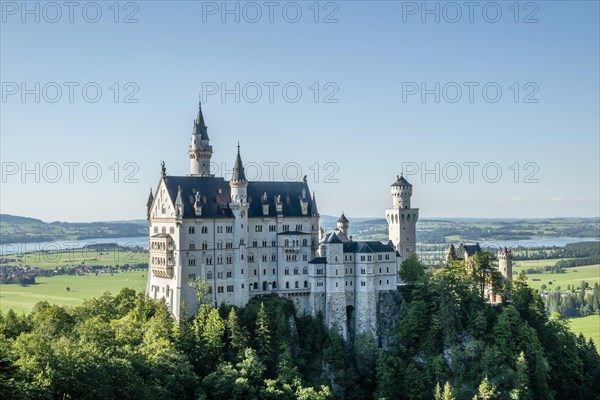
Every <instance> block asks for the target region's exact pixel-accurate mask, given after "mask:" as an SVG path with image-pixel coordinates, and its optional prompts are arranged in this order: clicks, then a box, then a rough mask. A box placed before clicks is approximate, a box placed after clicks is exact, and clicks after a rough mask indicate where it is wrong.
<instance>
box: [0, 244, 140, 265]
mask: <svg viewBox="0 0 600 400" xmlns="http://www.w3.org/2000/svg"><path fill="white" fill-rule="evenodd" d="M6 257H7V258H9V259H12V260H13V261H10V262H7V263H3V265H9V266H15V267H16V266H26V265H29V266H32V267H39V268H44V269H55V268H57V267H77V266H83V265H87V266H105V265H106V266H108V265H110V266H115V265H124V264H141V263H147V262H148V253H140V252H130V251H126V250H102V251H99V250H96V249H93V248H82V249H73V250H70V251H61V252H40V251H37V252H32V253H25V254H19V255H14V256H6Z"/></svg>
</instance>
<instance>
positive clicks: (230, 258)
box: [225, 256, 233, 264]
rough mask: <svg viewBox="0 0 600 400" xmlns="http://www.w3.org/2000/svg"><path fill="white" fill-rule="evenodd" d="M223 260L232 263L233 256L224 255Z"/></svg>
mask: <svg viewBox="0 0 600 400" xmlns="http://www.w3.org/2000/svg"><path fill="white" fill-rule="evenodd" d="M225 262H226V263H227V264H233V257H231V256H228V257H226V258H225Z"/></svg>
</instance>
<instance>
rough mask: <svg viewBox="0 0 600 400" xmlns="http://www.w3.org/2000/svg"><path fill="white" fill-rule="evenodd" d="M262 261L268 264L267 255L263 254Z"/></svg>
mask: <svg viewBox="0 0 600 400" xmlns="http://www.w3.org/2000/svg"><path fill="white" fill-rule="evenodd" d="M262 260H263V261H264V262H266V261H267V255H266V254H263V255H262Z"/></svg>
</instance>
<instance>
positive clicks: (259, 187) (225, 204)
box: [163, 175, 313, 218]
mask: <svg viewBox="0 0 600 400" xmlns="http://www.w3.org/2000/svg"><path fill="white" fill-rule="evenodd" d="M163 179H164V182H165V185H166V187H167V191H168V192H169V196H170V197H171V201H172V202H173V204H175V201H176V199H177V193H178V192H177V191H178V188H179V187H181V190H182V192H181V199H182V203H183V205H184V208H183V218H195V216H196V214H195V212H194V202H195V198H196V193H198V192H199V193H200V196H201V197H202V203H201V205H202V217H205V218H216V217H222V218H233V214H232V212H231V210H230V209H229V202H230V199H231V189H230V187H229V182H228V181H226V180H225V179H223V178H219V177H208V176H170V175H167V176H165V177H164V178H163ZM303 189H304V190H305V192H304V194H305V200H306V201H307V203H308V208H307V215H306V216H310V215H312V207H313V200H312V198H311V196H310V194H309V193H310V192H309V190H308V184H307V183H305V182H248V201H249V203H250V205H249V208H248V217H250V218H257V217H263V212H262V204H261V203H262V201H261V196H262V195H263V194H264V193H265V192H266V193H267V202H266V203H264V204H267V203H268V204H270V207H269V214H268V216H270V217H275V216H277V210H276V207H275V198H276V196H280V199H281V203H282V211H283V216H285V217H302V216H304V214H302V207H301V205H300V198H301V197H302V190H303ZM219 191H220V192H219ZM205 200H206V202H205ZM288 200H289V201H288Z"/></svg>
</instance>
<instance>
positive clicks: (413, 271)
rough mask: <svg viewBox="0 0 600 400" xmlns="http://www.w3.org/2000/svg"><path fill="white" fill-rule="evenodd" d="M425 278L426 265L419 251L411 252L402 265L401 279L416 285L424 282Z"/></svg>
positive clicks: (408, 283)
mask: <svg viewBox="0 0 600 400" xmlns="http://www.w3.org/2000/svg"><path fill="white" fill-rule="evenodd" d="M424 278H425V267H424V266H423V263H421V260H419V256H418V254H417V253H415V252H413V253H410V255H409V256H408V258H407V259H406V260H404V261H403V262H402V264H401V265H400V279H402V281H404V283H406V284H407V285H410V286H414V285H416V284H417V283H421V282H423V280H424Z"/></svg>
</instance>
